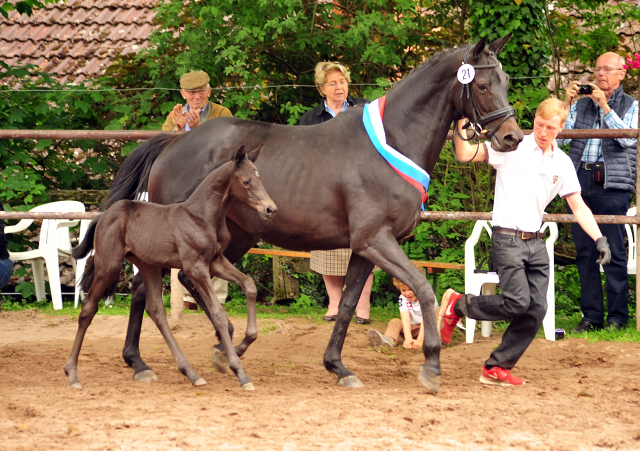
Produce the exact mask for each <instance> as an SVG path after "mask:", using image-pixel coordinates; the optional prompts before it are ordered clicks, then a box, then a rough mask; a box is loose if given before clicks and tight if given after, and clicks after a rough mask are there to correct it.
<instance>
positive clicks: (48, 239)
mask: <svg viewBox="0 0 640 451" xmlns="http://www.w3.org/2000/svg"><path fill="white" fill-rule="evenodd" d="M30 211H32V212H34V213H35V212H73V213H76V212H78V213H79V212H84V211H85V210H84V204H83V203H82V202H78V201H75V200H64V201H59V202H51V203H49V204H44V205H40V206H38V207H34V208H32V209H31V210H30ZM33 221H34V220H33V219H22V220H21V221H20V222H19V223H18V224H16V225H13V226H6V227H5V229H4V230H5V233H17V232H21V231H23V230H25V229H27V228H28V227H29V226H30V225H31V224H33ZM79 222H80V221H79V220H66V219H43V220H42V227H41V229H40V240H39V245H38V249H33V250H30V251H24V252H9V259H10V260H13V261H22V260H31V262H32V269H33V281H34V283H35V286H36V299H37V300H39V301H40V300H42V299H45V298H46V294H45V289H44V265H45V264H46V266H47V274H48V276H49V286H50V287H51V300H52V301H53V308H54V309H56V310H60V309H61V308H62V288H61V285H60V259H59V256H62V257H71V239H70V237H69V227H73V226H75V225H77V224H78V223H79ZM71 262H72V265H73V269H74V271H75V270H76V263H75V260H73V258H72V259H71Z"/></svg>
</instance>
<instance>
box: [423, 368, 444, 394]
mask: <svg viewBox="0 0 640 451" xmlns="http://www.w3.org/2000/svg"><path fill="white" fill-rule="evenodd" d="M418 380H419V381H420V383H422V385H423V386H424V388H426V389H427V392H428V393H433V394H435V393H438V388H439V387H440V375H439V374H436V373H434V372H433V371H431V370H430V369H428V368H427V367H426V366H425V365H422V369H421V370H420V374H419V375H418Z"/></svg>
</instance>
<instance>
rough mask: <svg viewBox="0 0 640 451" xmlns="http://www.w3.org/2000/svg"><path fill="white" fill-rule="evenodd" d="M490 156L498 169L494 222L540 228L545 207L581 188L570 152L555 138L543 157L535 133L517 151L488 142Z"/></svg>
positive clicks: (536, 229) (500, 225)
mask: <svg viewBox="0 0 640 451" xmlns="http://www.w3.org/2000/svg"><path fill="white" fill-rule="evenodd" d="M487 160H488V161H487V163H489V164H490V165H491V166H493V167H494V168H496V170H497V171H498V172H497V178H496V192H495V200H494V203H493V225H494V226H498V227H506V228H509V229H515V230H522V231H524V232H536V231H538V230H540V227H541V226H542V215H543V213H544V209H545V208H546V207H547V205H548V204H549V202H551V201H552V200H553V198H554V197H556V195H560V197H565V196H568V195H570V194H573V193H579V192H580V191H581V189H580V182H579V181H578V175H577V174H576V170H575V168H574V167H573V163H572V162H571V159H570V158H569V156H568V155H567V154H565V153H564V152H563V151H562V150H560V149H559V148H558V145H557V144H556V142H555V141H554V142H553V149H552V151H551V153H550V154H549V155H547V156H546V157H545V158H544V159H543V157H542V150H541V149H540V147H538V145H537V144H536V141H535V139H534V136H533V133H532V134H530V135H527V136H525V138H524V139H523V140H522V142H521V143H520V145H519V146H518V148H517V149H516V150H514V151H513V152H497V151H495V150H493V149H492V148H491V145H490V143H488V142H487Z"/></svg>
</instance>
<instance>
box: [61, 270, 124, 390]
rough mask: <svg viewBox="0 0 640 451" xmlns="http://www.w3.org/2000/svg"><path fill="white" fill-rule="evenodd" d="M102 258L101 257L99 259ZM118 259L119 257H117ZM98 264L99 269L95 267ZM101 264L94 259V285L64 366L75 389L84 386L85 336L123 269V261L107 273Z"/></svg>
mask: <svg viewBox="0 0 640 451" xmlns="http://www.w3.org/2000/svg"><path fill="white" fill-rule="evenodd" d="M98 258H100V257H98ZM116 258H117V257H116ZM95 264H97V267H96V266H95ZM100 267H101V265H100V262H99V261H97V259H96V258H94V277H93V285H92V286H91V289H90V290H89V293H87V295H86V296H85V298H84V299H83V300H82V309H81V310H80V315H78V331H77V332H76V338H75V340H74V342H73V347H72V348H71V353H70V355H69V358H68V359H67V363H66V364H65V365H64V373H65V374H66V375H67V379H68V380H69V385H70V386H71V387H74V388H82V384H81V383H80V380H79V379H78V356H79V355H80V348H81V347H82V342H83V341H84V336H85V334H86V332H87V329H88V328H89V325H91V321H92V320H93V317H94V316H95V314H96V312H97V311H98V302H100V299H101V298H102V295H103V294H104V292H105V291H106V290H107V289H108V288H109V287H110V286H111V285H112V284H113V283H114V282H115V281H117V280H118V276H119V275H120V271H121V269H122V260H121V261H120V265H119V266H118V265H117V262H116V261H115V260H114V261H113V265H112V266H111V267H110V268H108V270H107V272H105V271H101V270H100V269H99V268H100Z"/></svg>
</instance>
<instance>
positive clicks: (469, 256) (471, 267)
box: [464, 221, 558, 343]
mask: <svg viewBox="0 0 640 451" xmlns="http://www.w3.org/2000/svg"><path fill="white" fill-rule="evenodd" d="M491 227H492V225H491V223H490V222H489V221H477V222H476V224H475V226H474V227H473V232H472V233H471V236H470V237H469V238H468V239H467V241H466V243H465V246H464V290H465V293H472V294H478V295H479V294H495V292H496V285H498V284H499V283H500V279H499V277H498V274H497V273H495V272H490V273H476V272H475V270H476V258H475V246H476V244H477V243H478V240H479V239H480V235H481V234H482V231H483V230H486V232H487V233H488V234H489V237H491ZM547 229H548V230H549V237H548V238H547V240H546V241H545V245H546V247H547V253H548V254H549V288H548V290H547V305H548V307H547V314H546V315H545V317H544V320H543V321H542V325H543V328H544V335H545V338H546V339H547V340H551V341H555V339H556V336H555V324H556V319H555V314H556V304H555V296H556V289H555V274H554V270H553V263H554V258H553V245H554V243H555V242H556V240H557V239H558V225H557V224H556V223H555V222H545V223H544V224H543V225H542V228H541V229H540V231H545V230H547ZM466 326H467V343H473V334H474V332H475V328H476V320H475V319H471V318H467V319H466ZM491 326H492V322H491V321H482V336H483V337H489V336H490V335H491Z"/></svg>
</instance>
